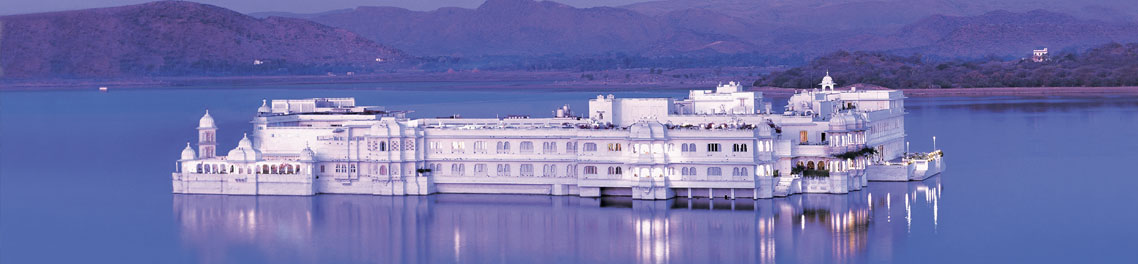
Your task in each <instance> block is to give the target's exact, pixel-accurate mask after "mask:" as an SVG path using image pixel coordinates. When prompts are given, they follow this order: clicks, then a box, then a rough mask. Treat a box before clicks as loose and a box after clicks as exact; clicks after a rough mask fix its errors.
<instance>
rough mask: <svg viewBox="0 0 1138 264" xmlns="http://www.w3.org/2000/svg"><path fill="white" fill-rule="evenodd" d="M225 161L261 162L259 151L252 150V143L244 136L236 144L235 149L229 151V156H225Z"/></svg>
mask: <svg viewBox="0 0 1138 264" xmlns="http://www.w3.org/2000/svg"><path fill="white" fill-rule="evenodd" d="M225 159H226V160H228V161H236V162H242V161H246V162H247V161H259V160H261V151H259V150H256V149H253V142H252V141H251V140H249V136H248V135H246V136H245V137H242V138H241V141H240V142H238V143H237V148H234V149H233V150H230V151H229V155H226V158H225Z"/></svg>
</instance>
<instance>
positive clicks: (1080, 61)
mask: <svg viewBox="0 0 1138 264" xmlns="http://www.w3.org/2000/svg"><path fill="white" fill-rule="evenodd" d="M827 70H828V71H829V72H830V75H831V76H833V77H834V79H835V80H837V81H838V82H839V85H844V84H852V83H866V84H875V85H880V86H884V87H889V88H898V89H900V88H961V87H963V88H971V87H1042V86H1047V87H1079V86H1092V87H1106V86H1138V43H1130V44H1118V43H1111V44H1106V45H1103V46H1099V47H1096V48H1092V49H1089V50H1086V51H1083V52H1059V53H1053V54H1052V55H1051V57H1050V60H1049V61H1045V62H1034V61H1032V60H1031V59H1030V58H1027V59H1020V60H1012V61H1004V60H1000V59H994V58H993V59H985V60H969V61H943V62H938V61H932V60H928V59H925V58H923V57H921V56H920V55H915V56H909V57H905V56H896V55H889V54H885V53H878V52H852V53H851V52H846V51H839V52H835V53H831V54H828V55H825V56H822V57H818V58H816V59H814V60H813V61H811V62H810V63H808V64H807V65H805V66H802V67H796V68H791V69H789V70H786V71H782V72H774V73H771V74H769V75H766V76H763V77H761V78H759V79H758V80H756V81H755V83H754V86H759V87H784V88H814V87H818V86H817V83H818V80H820V78H821V76H824V75H825V74H826V71H827Z"/></svg>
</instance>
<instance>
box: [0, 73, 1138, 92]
mask: <svg viewBox="0 0 1138 264" xmlns="http://www.w3.org/2000/svg"><path fill="white" fill-rule="evenodd" d="M580 74H581V73H579V72H564V71H550V72H514V71H507V72H493V71H490V72H455V73H423V72H418V73H414V72H412V73H393V74H369V75H356V76H322V75H321V76H312V75H308V76H239V77H163V78H149V79H108V80H97V79H75V80H67V79H64V80H26V81H25V80H16V81H12V80H9V81H0V91H82V90H90V91H96V90H97V89H98V87H101V86H106V87H108V88H109V89H110V90H111V91H114V90H118V89H131V90H133V89H147V88H179V87H193V86H234V87H250V88H254V87H255V88H273V86H274V85H280V86H286V85H321V84H327V85H337V84H384V83H447V82H455V83H459V82H463V83H467V84H463V85H460V86H454V87H453V89H463V90H468V89H482V90H498V89H552V90H569V91H573V90H578V91H595V90H613V91H616V90H657V89H658V90H687V89H714V88H715V83H712V82H708V81H692V82H667V81H664V82H604V81H580V80H579V79H578V78H577V75H580ZM499 82H501V83H506V84H499ZM524 82H532V83H531V84H525V85H519V84H516V83H524ZM858 87H866V86H860V85H858ZM868 87H872V86H868ZM845 89H848V87H847V88H845ZM863 89H872V90H880V89H886V88H881V87H872V88H863ZM748 90H749V91H756V92H763V93H764V94H765V95H767V96H786V97H789V96H790V95H793V94H794V93H795V91H797V90H801V89H794V88H778V87H750V88H748ZM900 90H901V91H904V92H905V96H908V97H980V96H1103V95H1138V87H1136V86H1123V87H990V88H944V89H900Z"/></svg>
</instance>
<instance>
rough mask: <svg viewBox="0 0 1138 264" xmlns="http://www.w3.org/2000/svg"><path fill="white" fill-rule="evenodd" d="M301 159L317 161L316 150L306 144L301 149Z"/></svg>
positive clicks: (303, 160)
mask: <svg viewBox="0 0 1138 264" xmlns="http://www.w3.org/2000/svg"><path fill="white" fill-rule="evenodd" d="M300 161H302V162H312V161H316V152H313V151H312V149H311V148H309V147H308V146H304V149H303V150H301V151H300Z"/></svg>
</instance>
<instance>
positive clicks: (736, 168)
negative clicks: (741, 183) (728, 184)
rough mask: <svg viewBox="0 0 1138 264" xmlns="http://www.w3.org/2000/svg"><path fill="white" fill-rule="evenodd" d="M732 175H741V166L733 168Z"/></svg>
mask: <svg viewBox="0 0 1138 264" xmlns="http://www.w3.org/2000/svg"><path fill="white" fill-rule="evenodd" d="M731 176H739V168H738V167H735V168H731Z"/></svg>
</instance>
